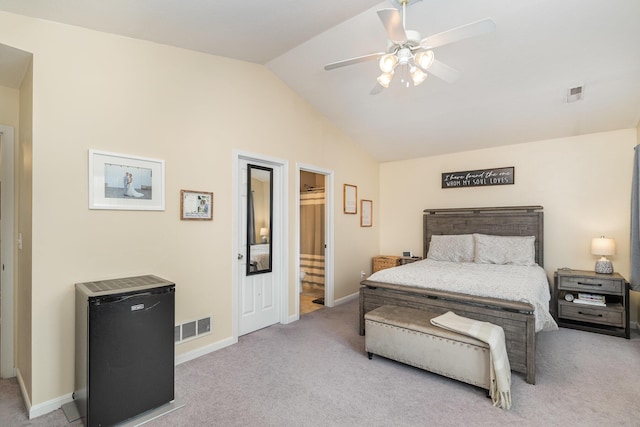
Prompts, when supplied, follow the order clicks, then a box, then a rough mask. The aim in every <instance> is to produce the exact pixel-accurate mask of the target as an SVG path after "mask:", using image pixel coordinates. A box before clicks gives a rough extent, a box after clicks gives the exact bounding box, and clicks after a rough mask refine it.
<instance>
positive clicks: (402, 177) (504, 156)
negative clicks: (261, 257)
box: [380, 129, 637, 320]
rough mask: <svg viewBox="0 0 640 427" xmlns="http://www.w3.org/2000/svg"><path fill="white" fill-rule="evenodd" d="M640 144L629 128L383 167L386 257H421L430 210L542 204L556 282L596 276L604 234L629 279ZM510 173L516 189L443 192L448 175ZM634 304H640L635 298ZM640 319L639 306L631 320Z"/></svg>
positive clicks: (548, 258) (547, 259) (382, 238)
mask: <svg viewBox="0 0 640 427" xmlns="http://www.w3.org/2000/svg"><path fill="white" fill-rule="evenodd" d="M636 143H637V131H636V129H625V130H619V131H615V132H605V133H597V134H591V135H585V136H579V137H573V138H562V139H554V140H547V141H538V142H533V143H527V144H520V145H513V146H506V147H498V148H491V149H486V150H478V151H470V152H464V153H457V154H450V155H443V156H434V157H426V158H420V159H413V160H406V161H399V162H390V163H384V164H382V165H381V168H380V182H381V185H380V206H381V212H380V217H381V218H380V219H381V222H382V227H381V233H380V249H381V252H382V253H386V254H399V253H401V252H402V251H403V250H412V251H413V252H414V253H418V254H422V211H423V209H425V208H451V207H471V206H510V205H542V206H543V207H544V212H545V214H544V215H545V216H544V225H545V248H544V251H545V252H544V255H545V260H544V266H545V270H546V271H547V274H548V276H549V278H550V279H552V278H553V272H554V271H555V270H556V269H557V268H559V267H571V268H576V269H585V270H591V269H593V266H594V264H595V261H596V257H595V256H592V255H591V253H590V242H591V238H592V237H597V236H600V235H605V236H607V237H613V238H615V239H616V243H617V255H616V256H613V257H611V259H612V261H613V264H614V267H615V269H616V271H618V272H620V273H621V274H622V275H623V276H625V277H626V278H628V275H629V259H630V258H629V224H630V198H631V177H632V166H633V147H634V146H635V145H636ZM507 166H514V167H515V184H514V185H507V186H495V187H476V188H453V189H451V188H450V189H442V188H441V174H442V173H443V172H457V171H465V170H474V169H486V168H497V167H507ZM400 190H402V191H400ZM398 206H402V209H400V208H398ZM634 294H635V293H634ZM633 300H634V301H633V302H632V303H633V304H634V305H635V304H637V303H636V302H635V295H634V297H633ZM636 312H637V310H635V309H634V308H633V306H632V310H631V316H632V317H635V315H636ZM634 320H635V319H634Z"/></svg>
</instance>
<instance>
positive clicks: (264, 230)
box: [260, 227, 269, 237]
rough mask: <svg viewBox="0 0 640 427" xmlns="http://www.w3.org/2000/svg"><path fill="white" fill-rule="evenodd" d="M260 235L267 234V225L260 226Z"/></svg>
mask: <svg viewBox="0 0 640 427" xmlns="http://www.w3.org/2000/svg"><path fill="white" fill-rule="evenodd" d="M260 235H261V236H263V237H264V236H268V235H269V229H268V228H267V227H262V228H261V229H260Z"/></svg>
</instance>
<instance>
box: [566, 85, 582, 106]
mask: <svg viewBox="0 0 640 427" xmlns="http://www.w3.org/2000/svg"><path fill="white" fill-rule="evenodd" d="M583 94H584V85H579V86H574V87H571V88H569V89H568V90H567V104H570V103H572V102H576V101H580V100H582V96H583Z"/></svg>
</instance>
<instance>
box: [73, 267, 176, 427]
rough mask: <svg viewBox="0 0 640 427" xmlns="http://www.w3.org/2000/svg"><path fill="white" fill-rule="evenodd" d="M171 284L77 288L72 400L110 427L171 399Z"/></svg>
mask: <svg viewBox="0 0 640 427" xmlns="http://www.w3.org/2000/svg"><path fill="white" fill-rule="evenodd" d="M174 318H175V284H174V283H172V282H169V281H167V280H165V279H161V278H159V277H156V276H151V275H149V276H138V277H127V278H122V279H114V280H104V281H99V282H88V283H78V284H76V379H75V393H74V400H75V404H76V408H77V411H78V413H79V415H80V417H83V418H84V423H85V425H87V426H89V427H94V426H101V427H104V426H111V425H114V424H117V423H120V422H122V421H125V420H128V419H130V418H133V417H136V416H138V415H140V414H142V413H144V412H146V411H150V410H152V409H155V408H158V407H160V406H162V405H164V404H167V403H169V402H171V401H173V399H174V359H175V356H174V335H173V328H174Z"/></svg>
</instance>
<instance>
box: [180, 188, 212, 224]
mask: <svg viewBox="0 0 640 427" xmlns="http://www.w3.org/2000/svg"><path fill="white" fill-rule="evenodd" d="M180 219H199V220H208V221H211V220H212V219H213V193H209V192H206V191H191V190H180Z"/></svg>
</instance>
